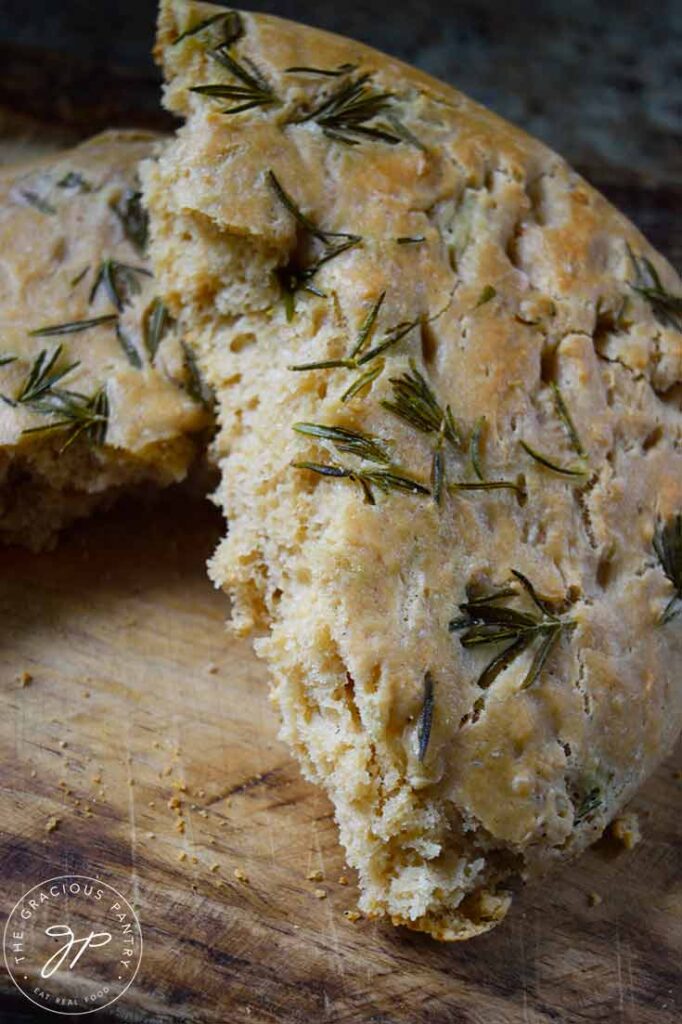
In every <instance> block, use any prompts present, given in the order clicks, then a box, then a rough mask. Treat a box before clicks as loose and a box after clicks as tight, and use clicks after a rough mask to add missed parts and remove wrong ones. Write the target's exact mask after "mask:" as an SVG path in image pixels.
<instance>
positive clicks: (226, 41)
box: [173, 11, 244, 46]
mask: <svg viewBox="0 0 682 1024" xmlns="http://www.w3.org/2000/svg"><path fill="white" fill-rule="evenodd" d="M221 21H222V22H225V31H224V35H223V42H222V45H223V46H231V45H232V43H236V41H237V40H238V39H239V37H240V36H241V35H242V33H243V31H244V26H243V25H242V20H241V18H240V17H239V14H238V13H237V11H221V12H220V13H219V14H213V15H211V17H210V18H204V19H203V21H199V22H197V24H196V25H193V26H192V27H191V28H188V29H185V31H184V32H182V33H181V34H180V35H179V36H178V38H177V39H176V40H175V42H174V43H173V46H177V45H178V43H181V42H182V41H183V40H184V39H189V38H190V37H191V36H197V35H199V34H200V33H201V32H205V31H206V29H207V28H210V27H211V25H216V26H217V25H218V23H219V22H221Z"/></svg>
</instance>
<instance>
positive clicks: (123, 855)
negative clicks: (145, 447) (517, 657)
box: [0, 494, 682, 1024]
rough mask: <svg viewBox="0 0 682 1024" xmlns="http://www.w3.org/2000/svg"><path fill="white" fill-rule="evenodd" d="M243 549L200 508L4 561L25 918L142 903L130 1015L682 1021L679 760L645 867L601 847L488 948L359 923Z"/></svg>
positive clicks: (649, 813) (116, 516) (7, 778)
mask: <svg viewBox="0 0 682 1024" xmlns="http://www.w3.org/2000/svg"><path fill="white" fill-rule="evenodd" d="M219 531H220V523H219V521H218V518H217V516H216V515H215V514H214V513H213V512H212V511H211V510H210V509H209V507H208V505H206V504H205V503H202V502H197V500H196V499H190V498H187V497H183V496H182V495H181V494H176V495H174V496H173V497H172V498H170V497H166V498H164V499H163V500H159V501H158V503H157V504H156V505H154V506H148V507H145V506H139V505H136V504H133V503H127V504H123V505H120V506H118V507H117V508H116V509H114V510H112V511H111V512H110V513H108V514H107V515H106V516H102V517H100V518H98V519H96V520H93V521H92V522H90V523H88V524H86V525H84V526H80V527H78V528H74V529H73V530H72V531H71V532H70V533H69V535H68V536H67V537H65V539H64V541H63V543H62V544H61V545H60V546H59V548H58V549H57V550H56V551H55V552H53V553H50V554H43V555H39V556H34V555H27V554H26V553H25V552H23V551H19V550H7V551H4V552H3V553H2V574H1V576H0V680H1V681H2V693H3V714H2V717H1V719H0V750H1V751H2V764H1V766H0V779H1V782H2V796H1V802H2V817H1V827H2V834H1V835H0V907H2V910H3V912H5V911H8V910H9V909H10V908H11V906H12V904H13V903H14V902H15V900H16V899H18V898H19V897H20V896H21V895H22V893H23V892H24V891H25V890H26V889H27V888H30V887H31V886H32V885H33V884H36V883H37V882H39V881H41V880H42V879H45V878H49V877H51V876H53V875H55V874H62V873H65V872H74V873H81V874H88V875H91V876H96V877H99V878H102V879H103V880H104V881H108V882H109V883H110V884H112V885H114V886H115V887H116V888H118V889H119V890H120V891H122V892H123V893H124V895H127V896H128V897H129V898H130V899H131V900H132V902H133V903H134V905H135V906H136V908H137V909H138V913H139V915H140V919H141V922H142V928H143V933H144V940H145V952H144V957H143V962H142V966H141V969H140V972H139V974H138V977H137V979H136V981H135V983H134V985H133V986H132V988H131V989H129V991H128V992H127V993H126V994H125V996H124V997H123V998H122V999H121V1000H120V1001H119V1002H118V1003H116V1005H115V1007H114V1008H113V1011H112V1012H114V1016H115V1017H118V1019H123V1020H130V1021H132V1020H135V1021H137V1020H139V1021H153V1022H165V1021H175V1020H179V1021H191V1022H192V1024H204V1022H206V1024H208V1022H214V1021H215V1022H221V1024H228V1022H229V1024H231V1022H233V1021H234V1022H240V1021H249V1022H251V1024H261V1022H262V1024H266V1022H277V1024H285V1022H286V1024H294V1022H296V1024H298V1022H304V1021H305V1022H310V1021H314V1022H317V1021H333V1022H339V1024H340V1022H347V1021H348V1022H350V1021H358V1022H367V1024H370V1022H372V1024H403V1022H404V1024H408V1022H410V1024H414V1022H422V1021H423V1022H428V1024H441V1022H442V1024H445V1022H448V1024H450V1022H456V1024H517V1022H518V1024H522V1022H523V1024H529V1022H530V1024H540V1022H542V1024H545V1022H547V1024H549V1022H550V1021H561V1022H562V1024H564V1022H573V1021H576V1022H578V1021H595V1022H596V1021H600V1022H602V1021H608V1022H611V1021H613V1022H619V1024H620V1022H622V1021H628V1022H637V1024H673V1022H676V1021H678V1020H679V1014H680V1006H681V1003H680V975H679V954H680V951H681V950H682V877H681V873H680V858H679V848H680V840H681V839H682V828H681V826H680V814H679V806H680V782H679V780H678V779H676V778H675V777H674V769H675V764H674V763H669V764H667V765H665V766H664V767H663V768H662V769H661V770H660V771H659V772H658V774H657V776H656V777H655V778H654V779H653V780H652V781H651V782H650V783H649V785H648V786H647V787H646V789H645V790H644V792H643V793H642V794H641V796H640V797H639V798H638V800H637V802H636V807H637V808H638V809H641V812H642V824H643V827H644V834H645V838H644V840H643V842H642V843H641V844H640V845H639V846H638V847H636V848H635V850H634V851H633V852H632V853H629V854H621V855H619V856H616V857H615V859H614V858H612V857H611V856H610V851H609V848H608V847H606V848H604V849H602V850H596V851H591V852H589V853H588V854H587V855H586V856H585V857H584V858H583V859H582V860H581V861H580V862H579V863H578V864H576V865H575V866H573V867H571V868H569V869H568V870H567V871H566V872H565V873H563V874H562V875H560V876H558V877H557V878H551V879H548V880H546V881H545V882H543V883H542V884H536V885H535V886H534V887H533V888H530V889H528V890H527V891H525V892H524V893H522V894H521V895H520V897H519V899H518V901H517V905H516V906H515V907H514V909H513V911H512V913H511V916H510V917H509V918H508V919H507V921H506V922H505V923H504V924H503V925H502V926H501V927H500V928H498V929H497V930H496V931H495V932H493V933H492V934H490V935H488V936H484V937H482V938H480V939H477V940H475V941H473V942H470V943H468V944H465V945H456V946H440V945H438V944H437V943H434V942H433V941H431V940H430V939H427V938H423V937H420V936H418V935H413V934H410V933H407V932H402V931H398V930H395V929H393V928H392V927H391V926H390V925H385V924H377V923H373V922H369V921H364V920H361V921H358V922H356V923H351V922H349V921H347V920H346V919H345V918H344V916H343V912H344V910H346V909H349V908H352V907H353V906H354V899H355V891H354V879H353V877H352V873H351V872H349V871H348V870H347V869H346V868H345V867H344V863H343V855H342V851H341V850H340V848H339V847H338V845H337V839H336V831H335V827H334V823H333V819H332V812H331V807H330V805H329V803H328V802H327V800H326V799H325V797H324V796H323V795H322V794H321V793H320V792H318V791H317V790H316V789H315V788H313V787H312V786H309V785H307V784H306V783H305V782H304V781H303V780H302V779H301V777H300V775H299V772H298V769H297V767H296V765H295V764H294V762H293V761H292V759H291V758H290V756H289V754H288V752H287V750H286V749H285V748H284V747H283V746H282V745H281V744H280V743H279V742H278V740H277V723H276V720H275V717H274V714H273V713H272V712H271V710H270V708H269V705H268V701H267V683H266V679H265V674H264V672H263V670H262V668H261V667H260V665H259V664H258V662H257V661H256V660H255V659H254V657H253V656H252V654H251V653H250V651H249V648H248V646H247V645H246V644H244V643H235V642H232V641H229V640H228V639H227V638H226V635H225V630H224V625H223V621H224V618H225V613H226V606H225V599H224V598H223V596H222V595H220V594H219V593H216V592H215V591H214V590H213V589H212V588H211V586H210V584H209V582H208V580H207V579H206V576H205V573H204V568H203V561H204V558H205V557H206V555H208V553H209V551H210V550H211V548H212V545H213V543H214V542H215V540H216V539H217V537H218V535H219ZM24 672H28V673H30V675H31V676H32V681H31V682H30V684H29V685H28V686H22V684H21V681H20V680H21V675H22V673H24ZM677 766H678V768H679V767H680V766H682V758H678V760H677ZM53 818H54V819H57V820H58V827H57V828H56V829H55V830H54V831H51V832H48V831H46V829H47V827H48V823H49V822H50V819H53ZM235 869H241V871H243V872H244V873H245V874H246V876H247V877H248V883H246V882H243V881H239V880H238V879H237V878H235V875H234V871H235ZM310 872H321V878H320V880H309V879H308V877H307V876H308V874H309V873H310ZM342 875H345V876H346V877H347V878H348V881H349V884H348V885H342V884H340V883H339V881H338V879H339V878H340V877H341V876H342ZM315 890H323V891H324V892H325V893H326V897H325V898H323V899H318V898H317V897H316V896H315ZM591 893H596V894H598V896H600V897H601V898H602V899H603V903H601V904H599V905H598V906H590V894H591ZM9 984H10V983H9V981H8V980H7V979H6V978H5V989H6V990H7V991H9V989H8V988H7V986H8V985H9ZM21 998H22V997H19V999H21ZM26 1007H28V1004H26ZM16 1008H17V1009H18V1008H19V1007H18V1006H17V1007H16ZM96 1019H97V1020H98V1021H103V1020H104V1015H103V1014H99V1015H97V1018H96Z"/></svg>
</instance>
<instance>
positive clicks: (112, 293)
mask: <svg viewBox="0 0 682 1024" xmlns="http://www.w3.org/2000/svg"><path fill="white" fill-rule="evenodd" d="M138 275H144V276H145V277H151V276H152V275H151V273H150V272H149V271H148V270H146V269H145V268H144V267H131V266H129V265H128V264H127V263H119V262H118V260H112V259H106V260H102V262H101V263H100V265H99V267H98V269H97V273H96V274H95V280H94V282H93V285H92V288H91V289H90V296H89V299H88V301H89V302H90V303H92V302H94V300H95V298H96V296H97V293H98V291H99V290H100V287H102V286H104V289H105V291H106V293H107V295H108V297H109V301H110V302H111V304H112V305H113V306H115V307H116V309H117V310H118V311H119V312H120V311H121V310H122V309H123V307H124V306H126V305H127V304H128V303H129V302H130V299H131V296H133V295H137V294H138V293H139V291H140V282H139V281H138Z"/></svg>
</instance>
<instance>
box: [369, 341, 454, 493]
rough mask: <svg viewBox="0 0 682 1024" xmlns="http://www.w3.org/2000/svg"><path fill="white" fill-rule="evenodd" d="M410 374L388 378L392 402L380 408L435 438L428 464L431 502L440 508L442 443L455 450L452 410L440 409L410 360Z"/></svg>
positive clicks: (443, 461) (432, 392) (442, 460)
mask: <svg viewBox="0 0 682 1024" xmlns="http://www.w3.org/2000/svg"><path fill="white" fill-rule="evenodd" d="M410 371H411V372H410V373H405V374H403V376H402V377H392V378H390V383H391V386H392V387H393V401H391V402H389V401H387V400H386V399H384V400H383V401H382V402H381V405H382V406H383V408H384V409H387V410H388V411H389V412H391V413H393V415H394V416H397V417H398V418H399V419H401V420H404V421H405V422H406V423H409V424H410V426H412V427H414V428H415V430H419V431H420V432H421V433H423V434H436V435H437V442H436V446H435V449H434V452H433V457H432V463H431V487H432V493H433V496H434V499H435V500H436V502H437V503H438V504H440V502H441V499H442V495H443V485H444V482H445V457H444V453H443V443H444V442H445V441H447V442H448V443H449V444H450V446H451V447H452V448H454V449H457V448H458V446H459V441H460V438H459V433H458V431H457V427H456V426H455V421H454V417H453V415H452V409H451V408H450V406H449V405H446V406H445V408H444V409H443V408H442V407H441V405H440V403H439V402H438V399H437V398H436V395H435V392H434V391H433V389H432V388H431V386H430V385H429V383H428V381H427V380H426V378H425V377H424V376H423V375H422V374H421V373H420V372H419V370H418V369H417V367H416V365H415V362H414V360H413V359H411V360H410Z"/></svg>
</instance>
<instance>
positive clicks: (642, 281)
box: [628, 245, 682, 331]
mask: <svg viewBox="0 0 682 1024" xmlns="http://www.w3.org/2000/svg"><path fill="white" fill-rule="evenodd" d="M628 253H629V254H630V259H631V261H632V265H633V267H634V270H635V280H634V282H633V283H631V284H630V287H631V288H632V290H633V291H635V292H637V293H638V294H639V295H641V296H642V297H643V298H645V299H646V300H647V302H648V303H649V305H650V306H651V309H652V310H653V313H654V316H655V317H656V318H657V320H659V322H660V323H662V324H663V326H664V327H672V328H674V329H675V330H676V331H682V295H673V294H672V292H669V291H666V289H665V288H664V287H663V283H662V282H661V278H660V276H659V273H658V271H657V270H656V267H655V266H654V265H653V263H652V262H651V260H650V259H648V258H647V257H646V256H635V254H634V252H633V251H632V249H631V248H630V246H629V245H628Z"/></svg>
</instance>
